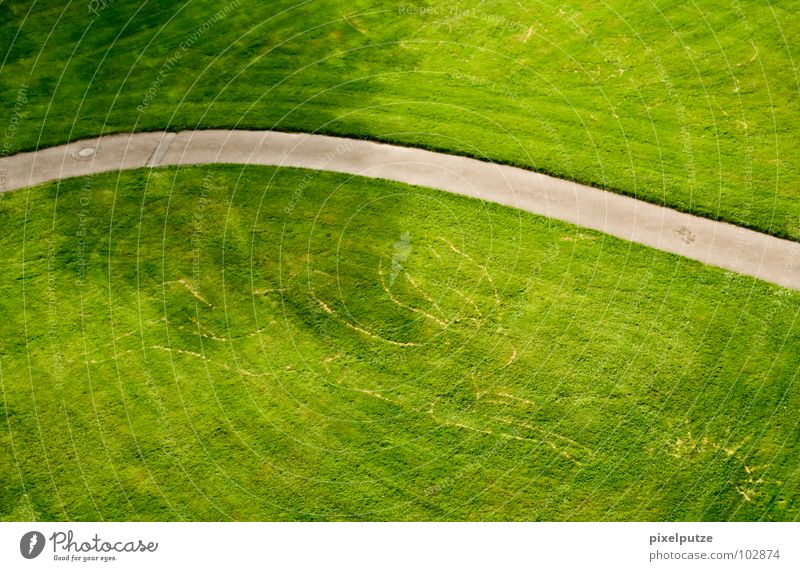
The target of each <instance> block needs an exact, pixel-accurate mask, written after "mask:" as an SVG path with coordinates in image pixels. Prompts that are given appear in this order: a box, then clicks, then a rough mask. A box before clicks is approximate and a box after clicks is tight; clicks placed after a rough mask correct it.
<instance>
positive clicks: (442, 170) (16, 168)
mask: <svg viewBox="0 0 800 571" xmlns="http://www.w3.org/2000/svg"><path fill="white" fill-rule="evenodd" d="M208 163H236V164H257V165H277V166H291V167H304V168H310V169H320V170H328V171H335V172H341V173H348V174H354V175H360V176H366V177H372V178H383V179H388V180H394V181H398V182H404V183H409V184H416V185H420V186H427V187H430V188H436V189H439V190H444V191H447V192H453V193H456V194H463V195H467V196H473V197H477V198H481V199H483V200H487V201H492V202H498V203H500V204H506V205H508V206H513V207H515V208H520V209H522V210H527V211H529V212H533V213H536V214H542V215H544V216H549V217H551V218H557V219H559V220H564V221H566V222H571V223H574V224H577V225H579V226H584V227H587V228H593V229H595V230H600V231H601V232H605V233H607V234H611V235H613V236H617V237H619V238H622V239H624V240H629V241H631V242H638V243H639V244H644V245H646V246H651V247H653V248H656V249H659V250H664V251H666V252H672V253H674V254H679V255H681V256H685V257H687V258H692V259H694V260H698V261H700V262H703V263H705V264H710V265H713V266H719V267H721V268H726V269H729V270H732V271H734V272H738V273H741V274H746V275H750V276H754V277H757V278H760V279H763V280H766V281H769V282H773V283H776V284H780V285H783V286H786V287H790V288H793V289H800V243H796V242H790V241H787V240H781V239H779V238H775V237H772V236H768V235H765V234H760V233H758V232H754V231H752V230H746V229H744V228H740V227H738V226H733V225H730V224H726V223H724V222H717V221H714V220H710V219H707V218H699V217H697V216H692V215H689V214H683V213H680V212H677V211H675V210H671V209H668V208H664V207H661V206H656V205H654V204H649V203H646V202H642V201H640V200H636V199H633V198H630V197H626V196H622V195H619V194H614V193H611V192H607V191H603V190H599V189H596V188H592V187H588V186H584V185H581V184H576V183H573V182H569V181H565V180H561V179H556V178H553V177H549V176H546V175H543V174H538V173H534V172H531V171H526V170H523V169H519V168H515V167H509V166H503V165H497V164H494V163H489V162H483V161H479V160H476V159H469V158H465V157H458V156H453V155H447V154H442V153H434V152H430V151H424V150H421V149H414V148H406V147H398V146H394V145H385V144H381V143H374V142H369V141H360V140H354V139H343V138H338V137H328V136H324V135H307V134H291V133H279V132H274V131H225V130H208V131H183V132H180V133H169V132H166V133H165V132H161V133H137V134H125V135H111V136H107V137H101V138H99V139H88V140H85V141H77V142H75V143H70V144H67V145H61V146H58V147H52V148H49V149H43V150H40V151H36V152H31V153H20V154H18V155H13V156H10V157H4V158H2V159H0V191H3V190H12V189H15V188H22V187H26V186H31V185H35V184H39V183H42V182H47V181H52V180H57V179H61V178H67V177H72V176H81V175H87V174H92V173H98V172H105V171H116V170H119V169H131V168H137V167H145V166H149V167H157V166H166V165H190V164H208Z"/></svg>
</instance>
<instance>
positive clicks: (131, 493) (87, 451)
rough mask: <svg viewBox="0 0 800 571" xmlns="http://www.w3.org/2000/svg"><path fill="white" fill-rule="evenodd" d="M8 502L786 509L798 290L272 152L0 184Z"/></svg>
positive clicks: (147, 515)
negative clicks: (260, 163)
mask: <svg viewBox="0 0 800 571" xmlns="http://www.w3.org/2000/svg"><path fill="white" fill-rule="evenodd" d="M0 227H2V228H3V232H2V234H0V259H1V260H2V267H3V272H2V274H0V315H2V316H3V319H2V321H0V397H1V399H2V400H1V402H0V421H1V422H0V482H2V487H0V516H1V517H2V518H3V519H6V520H20V519H40V520H137V519H143V520H229V519H233V520H386V519H390V520H411V519H414V520H419V519H422V520H587V519H588V520H761V519H764V520H797V519H798V517H800V492H799V490H800V485H799V484H800V482H798V474H800V471H799V470H800V437H799V436H798V434H800V432H799V431H798V417H797V410H798V409H799V408H800V387H798V384H797V383H796V382H795V381H796V376H797V371H798V364H799V363H800V335H799V333H800V324H798V321H797V317H798V313H799V312H800V295H798V294H797V293H794V292H791V291H789V290H785V289H781V288H779V287H775V286H771V285H768V284H764V283H762V282H758V281H756V280H753V279H751V278H747V277H742V276H738V275H734V274H731V273H728V272H724V271H722V270H718V269H714V268H708V267H704V266H702V265H701V264H698V263H696V262H692V261H689V260H685V259H681V258H678V257H676V256H672V255H669V254H666V253H662V252H657V251H653V250H650V249H647V248H644V247H641V246H637V245H632V244H629V243H626V242H623V241H621V240H617V239H614V238H611V237H608V236H604V235H602V234H599V233H595V232H591V231H585V230H581V229H578V228H576V227H574V226H570V225H567V224H563V223H558V222H554V221H551V220H547V219H545V218H541V217H536V216H533V215H529V214H526V213H522V212H518V211H515V210H512V209H510V208H506V207H501V206H498V205H494V204H487V203H483V202H480V201H477V200H473V199H469V198H465V197H460V196H455V195H449V194H445V193H440V192H435V191H432V190H427V189H422V188H415V187H410V186H405V185H401V184H395V183H389V182H381V181H377V180H369V179H361V178H357V177H347V176H344V175H336V174H330V173H328V174H326V173H317V172H313V171H303V170H293V169H273V168H265V167H261V168H257V167H248V168H242V167H233V166H219V165H218V166H211V167H202V168H200V167H197V168H188V169H182V170H179V171H178V170H175V169H161V170H147V171H146V170H139V171H129V172H125V173H120V174H107V175H97V176H94V177H91V178H78V179H70V180H66V181H63V182H62V183H60V184H56V183H53V184H48V185H44V186H40V187H36V188H32V189H27V190H22V191H18V192H14V193H10V194H5V195H2V199H0Z"/></svg>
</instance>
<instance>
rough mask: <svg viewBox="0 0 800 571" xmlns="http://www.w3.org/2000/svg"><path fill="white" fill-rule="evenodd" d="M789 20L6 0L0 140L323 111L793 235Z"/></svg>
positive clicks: (555, 10)
mask: <svg viewBox="0 0 800 571" xmlns="http://www.w3.org/2000/svg"><path fill="white" fill-rule="evenodd" d="M90 7H91V8H92V10H90ZM226 10H227V11H226ZM217 14H219V16H217ZM798 33H800V11H798V10H797V5H796V3H794V2H787V1H779V2H770V3H768V4H766V3H763V2H755V1H749V0H745V1H739V0H736V1H734V2H732V3H730V4H725V5H719V4H718V3H715V2H710V1H707V0H704V1H701V2H682V1H677V0H664V1H661V0H660V1H658V2H651V1H647V2H642V1H636V2H622V1H619V0H614V1H612V2H610V3H609V2H605V3H594V2H588V1H584V0H579V1H574V2H566V3H565V2H558V3H546V2H534V3H524V2H522V3H521V2H510V1H498V0H493V1H488V2H479V3H477V2H469V1H455V2H452V1H448V2H443V1H439V0H431V1H428V2H424V3H413V2H409V3H401V4H398V3H396V2H374V1H362V0H355V1H353V2H348V3H341V2H320V1H316V2H314V1H312V2H298V1H296V0H292V1H288V2H287V1H270V2H258V1H255V0H239V1H238V2H233V3H226V2H212V1H211V0H192V1H191V2H180V3H172V2H164V1H155V2H153V1H151V2H145V3H132V2H121V1H113V0H90V1H88V2H70V3H68V4H67V6H66V7H65V6H64V3H63V2H55V1H53V0H44V1H40V2H36V3H35V5H34V4H31V3H29V2H12V3H9V2H4V3H1V4H0V38H2V40H3V41H2V45H3V46H4V49H5V51H4V53H3V58H4V59H3V62H4V63H3V65H2V68H0V89H2V90H3V92H4V93H5V94H6V97H4V98H3V100H2V101H0V128H2V129H6V127H8V130H6V131H4V133H5V134H4V139H3V148H2V152H3V153H11V152H15V151H19V150H24V149H33V148H36V147H37V146H48V145H52V144H55V143H62V142H65V141H68V140H75V139H79V138H83V137H88V136H94V135H98V134H103V133H112V132H121V131H131V130H137V131H142V130H161V129H165V128H166V129H176V130H177V129H190V128H208V127H238V128H262V129H278V130H288V131H312V132H326V133H335V134H340V135H346V136H353V137H366V138H372V139H378V140H385V141H391V142H396V143H401V144H406V145H415V146H421V147H426V148H431V149H438V150H443V151H446V152H453V153H461V154H467V155H473V156H477V157H480V158H484V159H491V160H495V161H501V162H507V163H512V164H516V165H521V166H524V167H527V168H532V169H536V170H540V171H544V172H548V173H551V174H554V175H557V176H560V177H565V178H569V179H575V180H578V181H581V182H585V183H589V184H593V185H597V186H600V187H604V188H609V189H611V190H614V191H618V192H622V193H625V194H629V195H633V196H637V197H639V198H642V199H644V200H648V201H652V202H656V203H661V204H665V205H668V206H670V207H673V208H677V209H680V210H684V211H689V212H693V213H696V214H700V215H702V216H707V217H711V218H720V219H723V220H726V221H729V222H732V223H735V224H739V225H744V226H748V227H751V228H755V229H757V230H760V231H763V232H768V233H771V234H774V235H777V236H783V237H788V238H792V239H798V238H800V199H799V198H800V196H799V195H798V193H799V192H800V163H798V156H797V152H796V141H797V136H796V131H797V126H798V125H800V108H798V106H797V105H796V100H797V95H798V88H799V87H800V85H799V84H798V79H797V67H796V63H795V62H796V61H798V51H797V50H798V48H797V47H798V43H797V42H796V41H794V40H795V39H796V38H797V36H798Z"/></svg>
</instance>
